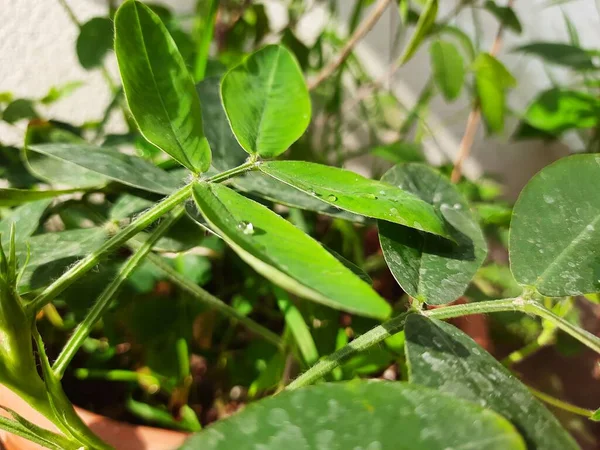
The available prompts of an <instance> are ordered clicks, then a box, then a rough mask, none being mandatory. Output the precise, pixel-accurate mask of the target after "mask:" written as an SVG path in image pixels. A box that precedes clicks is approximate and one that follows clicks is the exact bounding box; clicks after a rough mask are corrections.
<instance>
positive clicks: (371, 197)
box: [366, 194, 377, 200]
mask: <svg viewBox="0 0 600 450" xmlns="http://www.w3.org/2000/svg"><path fill="white" fill-rule="evenodd" d="M366 197H367V198H370V199H371V200H377V196H376V195H375V194H367V195H366Z"/></svg>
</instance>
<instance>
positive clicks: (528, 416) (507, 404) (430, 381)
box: [405, 314, 579, 450]
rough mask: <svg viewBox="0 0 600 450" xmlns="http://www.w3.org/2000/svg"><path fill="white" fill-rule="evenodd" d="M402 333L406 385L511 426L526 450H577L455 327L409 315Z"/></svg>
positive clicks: (539, 407)
mask: <svg viewBox="0 0 600 450" xmlns="http://www.w3.org/2000/svg"><path fill="white" fill-rule="evenodd" d="M405 333H406V357H407V360H408V361H407V362H408V365H409V379H410V382H411V383H415V384H421V385H424V386H428V387H431V388H435V389H439V390H440V391H442V392H444V393H447V394H450V395H454V396H456V397H458V398H460V399H463V400H468V401H472V402H475V403H477V404H479V405H481V406H483V407H485V408H489V409H491V410H494V411H495V412H497V413H498V414H501V415H502V416H504V417H506V418H507V419H508V420H510V421H511V422H512V423H513V425H514V426H515V427H517V429H518V430H519V431H520V432H521V433H522V434H523V437H524V438H525V441H526V442H527V444H528V445H527V447H528V448H531V449H561V450H568V449H577V448H579V447H578V446H577V444H576V443H575V441H574V440H573V438H572V437H571V436H570V435H569V433H567V431H566V430H565V429H564V428H562V427H561V425H560V424H559V422H558V421H557V420H556V418H555V417H554V416H553V415H552V414H551V413H550V411H548V410H547V409H546V408H545V407H544V406H543V405H542V404H541V403H539V402H538V401H537V400H536V399H535V398H534V397H533V395H532V394H531V393H530V392H529V389H527V387H525V386H524V385H523V384H522V383H521V382H520V381H519V380H518V379H517V378H516V377H515V376H514V375H512V374H511V373H510V372H509V371H508V369H506V368H505V367H504V366H503V365H502V364H500V363H499V362H498V361H497V360H496V359H495V358H494V357H493V356H492V355H490V354H489V353H487V352H486V351H485V350H483V349H482V348H481V347H480V346H479V345H477V344H476V343H475V342H474V341H473V340H472V339H471V338H470V337H469V336H467V335H466V334H464V333H463V332H462V331H460V330H459V329H457V328H456V327H454V326H452V325H450V324H447V323H444V322H441V321H437V320H430V319H428V318H426V317H423V316H421V315H418V314H411V315H410V316H409V317H408V320H407V322H406V328H405Z"/></svg>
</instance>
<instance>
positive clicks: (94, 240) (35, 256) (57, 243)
mask: <svg viewBox="0 0 600 450" xmlns="http://www.w3.org/2000/svg"><path fill="white" fill-rule="evenodd" d="M107 238H108V235H107V231H106V230H105V229H103V228H84V229H78V230H68V231H60V232H57V233H45V234H39V235H36V236H33V237H31V238H29V239H28V240H27V241H26V242H21V243H19V244H17V257H18V259H19V263H20V265H21V267H22V266H23V265H24V263H25V261H26V260H27V254H28V252H29V262H28V264H27V266H26V268H25V270H24V274H23V277H22V279H21V285H20V289H19V290H20V291H21V292H27V291H28V290H31V289H35V288H39V287H42V286H45V285H46V283H48V282H49V281H51V280H52V279H54V278H56V277H57V276H59V275H61V274H62V272H63V271H64V270H65V269H66V268H67V267H69V266H70V265H71V264H72V263H73V262H75V260H76V259H77V258H78V257H81V256H86V255H88V254H89V253H91V252H93V251H94V250H96V249H97V248H98V247H100V246H101V245H102V244H103V243H104V241H105V240H106V239H107Z"/></svg>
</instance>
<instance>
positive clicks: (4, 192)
mask: <svg viewBox="0 0 600 450" xmlns="http://www.w3.org/2000/svg"><path fill="white" fill-rule="evenodd" d="M82 190H83V189H62V190H47V191H35V190H28V189H11V188H5V189H0V206H18V205H21V204H22V203H27V202H35V201H37V200H42V199H45V198H53V197H58V196H59V195H64V194H72V193H74V192H81V191H82Z"/></svg>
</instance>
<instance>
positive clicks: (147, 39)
mask: <svg viewBox="0 0 600 450" xmlns="http://www.w3.org/2000/svg"><path fill="white" fill-rule="evenodd" d="M115 30H116V33H115V52H116V54H117V61H118V63H119V70H120V72H121V78H122V80H123V88H124V90H125V97H126V98H127V103H128V104H129V108H130V110H131V113H132V114H133V117H134V119H135V121H136V122H137V124H138V126H139V128H140V132H141V133H142V135H143V136H144V137H145V138H146V139H147V140H148V141H149V142H151V143H152V144H154V145H156V146H157V147H158V148H160V149H161V150H163V151H165V152H166V153H168V154H169V155H171V156H172V157H173V158H174V159H176V160H177V161H179V162H180V163H181V164H183V165H184V166H185V167H187V168H188V169H190V170H191V171H192V172H196V173H197V172H206V171H207V170H208V168H209V167H210V158H211V155H210V147H209V144H208V141H207V139H206V137H205V136H204V130H203V128H202V111H201V109H200V101H199V100H198V95H197V94H196V89H195V87H194V82H193V80H192V77H191V75H190V74H189V73H188V71H187V69H186V66H185V62H184V61H183V58H182V57H181V54H180V53H179V51H178V50H177V45H176V44H175V41H174V40H173V38H172V37H171V35H170V34H169V32H168V31H167V29H166V27H165V26H164V25H163V23H162V22H161V21H160V18H159V17H158V16H157V15H156V14H155V13H153V12H152V11H151V10H150V8H148V7H147V6H145V5H143V4H142V3H140V2H138V1H134V0H128V1H127V2H125V3H123V5H122V6H121V7H120V8H119V10H118V11H117V14H116V15H115Z"/></svg>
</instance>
